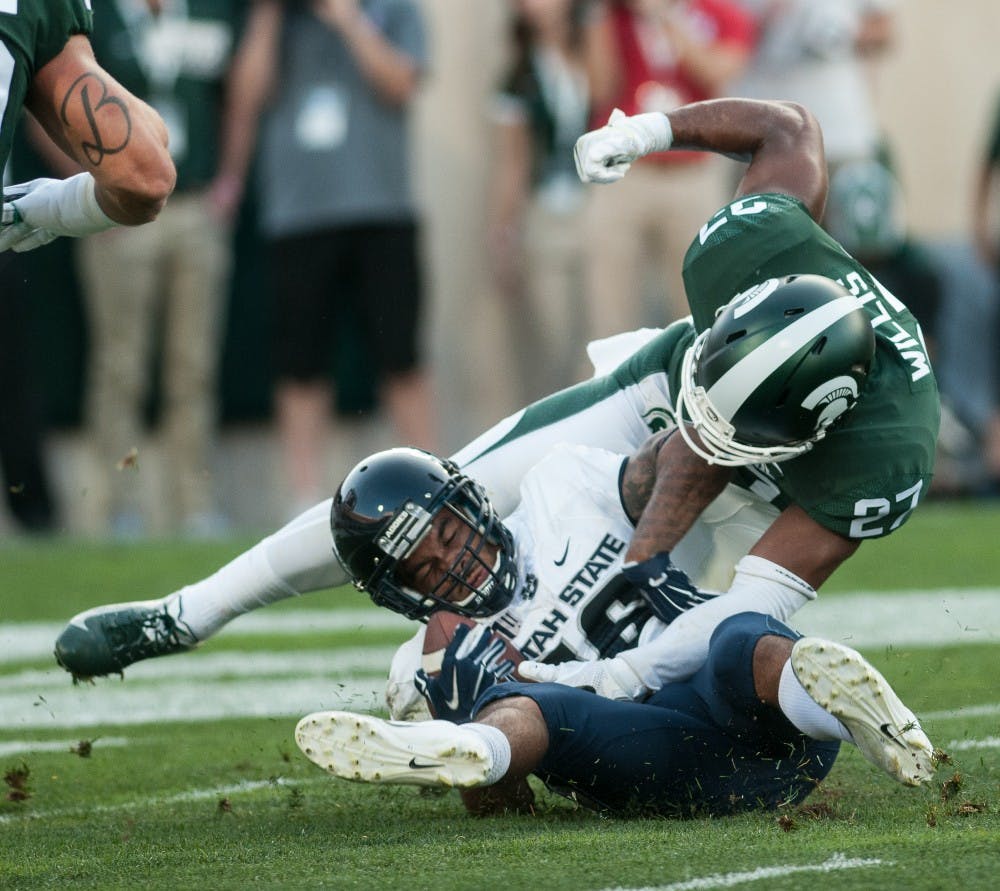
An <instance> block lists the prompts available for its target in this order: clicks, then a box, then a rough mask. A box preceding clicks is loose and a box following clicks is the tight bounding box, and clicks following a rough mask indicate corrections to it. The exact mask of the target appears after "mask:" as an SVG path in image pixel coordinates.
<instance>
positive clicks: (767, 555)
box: [750, 505, 861, 588]
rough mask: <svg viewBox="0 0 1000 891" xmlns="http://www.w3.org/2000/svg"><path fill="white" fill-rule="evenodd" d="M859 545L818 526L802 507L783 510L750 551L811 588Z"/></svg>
mask: <svg viewBox="0 0 1000 891" xmlns="http://www.w3.org/2000/svg"><path fill="white" fill-rule="evenodd" d="M860 545H861V542H860V541H857V540H856V539H851V538H847V537H846V536H843V535H839V534H838V533H836V532H833V531H831V530H830V529H827V528H826V527H824V526H821V525H820V524H819V523H817V522H816V521H815V520H814V519H813V518H812V517H810V516H809V514H807V513H806V512H805V511H804V510H803V509H802V508H801V507H798V506H797V505H792V506H791V507H787V508H785V510H783V511H782V512H781V514H779V516H778V518H777V519H776V520H775V521H774V522H773V523H772V524H771V525H770V526H769V527H768V529H767V531H766V532H765V533H764V534H763V535H762V536H761V537H760V540H759V541H758V542H757V544H755V545H754V546H753V548H751V550H750V553H751V554H752V555H753V556H756V557H761V558H763V559H765V560H770V561H771V562H772V563H775V564H777V565H778V566H781V567H784V568H785V569H786V570H788V571H789V572H792V573H794V574H795V575H796V576H797V577H798V578H800V579H802V580H803V581H804V582H806V583H807V584H809V585H811V586H812V587H813V588H818V587H819V586H820V585H822V584H823V582H825V581H826V580H827V579H828V578H829V577H830V576H831V575H832V574H833V572H834V570H835V569H836V568H837V567H838V566H840V564H841V563H843V562H844V561H845V560H846V559H847V558H848V557H850V556H851V555H852V554H853V553H854V552H855V551H856V550H857V549H858V548H859V547H860Z"/></svg>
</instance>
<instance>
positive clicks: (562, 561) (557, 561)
mask: <svg viewBox="0 0 1000 891" xmlns="http://www.w3.org/2000/svg"><path fill="white" fill-rule="evenodd" d="M568 556H569V541H567V542H566V550H565V551H563V554H562V556H561V557H560V558H559V559H558V560H554V561H553V563H555V564H556V566H562V565H563V563H565V562H566V557H568Z"/></svg>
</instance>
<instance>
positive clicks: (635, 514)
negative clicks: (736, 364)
mask: <svg viewBox="0 0 1000 891" xmlns="http://www.w3.org/2000/svg"><path fill="white" fill-rule="evenodd" d="M675 432H676V429H675V430H671V431H668V432H664V433H657V434H655V435H653V436H651V437H649V438H648V439H647V440H646V441H645V442H644V443H643V444H642V445H641V446H640V447H639V449H638V450H637V451H636V454H635V455H633V456H632V457H630V458H629V460H628V463H627V464H626V466H625V470H624V472H623V473H622V481H621V489H622V504H623V506H624V507H625V511H626V513H628V515H629V518H630V519H632V521H633V522H635V524H636V526H635V532H634V533H633V534H632V540H631V542H630V543H629V547H628V551H626V553H625V562H626V563H632V562H635V563H638V562H641V561H643V560H646V559H648V558H650V557H652V556H654V555H656V554H658V553H661V552H663V551H671V550H673V548H674V547H675V546H676V545H677V543H678V542H679V541H680V540H681V539H682V538H683V537H684V536H685V535H686V534H687V532H688V530H689V529H690V528H691V526H692V525H693V524H694V521H695V520H697V519H698V517H699V515H700V514H701V512H702V511H703V510H704V509H705V508H706V507H708V505H709V504H710V503H711V502H712V501H713V500H714V499H715V497H716V496H717V495H718V494H719V493H720V492H721V491H722V490H723V489H724V488H725V487H726V483H728V482H729V479H730V477H731V476H732V470H731V469H730V468H728V467H723V466H721V465H718V464H709V463H708V462H706V461H705V460H704V459H702V458H700V457H699V456H698V455H696V454H695V453H694V452H692V451H691V449H690V448H688V445H687V443H685V442H684V440H683V439H682V438H681V437H680V436H675V435H673V434H674V433H675ZM691 435H692V436H697V433H695V432H694V431H692V433H691Z"/></svg>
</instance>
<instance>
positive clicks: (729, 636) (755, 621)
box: [708, 613, 770, 686]
mask: <svg viewBox="0 0 1000 891" xmlns="http://www.w3.org/2000/svg"><path fill="white" fill-rule="evenodd" d="M766 619H767V617H766V616H763V615H761V614H760V613H738V614H737V615H735V616H730V617H729V618H727V619H724V620H723V621H722V622H720V623H719V626H718V627H717V628H716V629H715V631H714V632H713V633H712V640H711V642H710V643H709V648H708V662H709V666H710V668H711V671H712V674H713V675H714V676H715V678H716V679H717V680H718V681H722V682H724V683H725V684H726V686H729V685H730V683H732V682H737V681H738V680H739V679H740V678H744V677H746V676H747V674H748V673H749V672H751V670H752V664H753V651H754V647H755V646H756V645H757V641H758V640H760V638H761V637H762V636H763V635H765V634H768V633H770V632H769V630H768V628H767V623H766Z"/></svg>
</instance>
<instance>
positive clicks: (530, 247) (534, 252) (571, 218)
mask: <svg viewBox="0 0 1000 891" xmlns="http://www.w3.org/2000/svg"><path fill="white" fill-rule="evenodd" d="M582 222H583V214H582V207H581V208H580V210H578V211H576V212H574V213H568V214H557V213H553V212H552V211H550V210H548V209H546V208H545V207H544V206H543V205H542V204H541V203H540V202H538V201H534V202H532V204H531V205H530V206H529V208H528V211H527V215H526V218H525V229H524V260H525V288H524V301H523V304H522V305H517V306H511V307H509V308H508V309H509V312H508V315H507V318H508V322H509V327H510V333H511V337H512V339H513V341H514V344H513V352H514V357H515V363H514V364H515V365H516V369H515V372H514V373H515V375H516V376H517V378H518V382H519V385H520V400H519V401H521V402H523V403H528V402H533V401H534V400H536V399H539V398H541V397H542V396H545V395H548V394H549V393H551V392H553V391H555V390H560V389H562V388H563V387H568V386H569V385H570V384H572V383H574V382H575V381H577V380H579V378H580V376H581V372H582V371H584V370H585V363H586V353H585V348H586V345H587V341H586V334H587V332H586V323H585V319H584V313H585V304H584V295H583V251H582V248H583V245H582V235H581V232H582V228H581V227H582Z"/></svg>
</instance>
